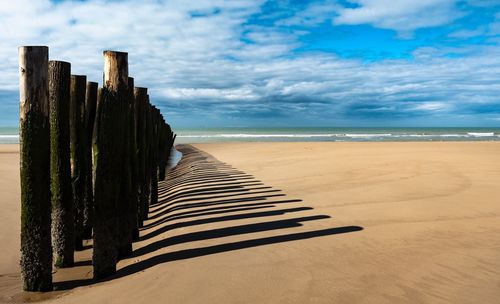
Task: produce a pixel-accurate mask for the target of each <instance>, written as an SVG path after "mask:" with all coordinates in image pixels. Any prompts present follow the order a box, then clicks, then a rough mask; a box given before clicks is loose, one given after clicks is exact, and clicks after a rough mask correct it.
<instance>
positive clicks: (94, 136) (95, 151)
mask: <svg viewBox="0 0 500 304" xmlns="http://www.w3.org/2000/svg"><path fill="white" fill-rule="evenodd" d="M102 94H103V89H102V88H98V89H97V104H96V109H95V117H94V126H93V131H92V186H93V194H94V200H95V173H96V165H95V164H96V162H95V160H96V158H97V154H98V152H99V150H98V149H97V125H98V122H99V119H100V113H101V104H102ZM94 209H95V206H94ZM94 212H95V210H94ZM92 226H93V221H92Z"/></svg>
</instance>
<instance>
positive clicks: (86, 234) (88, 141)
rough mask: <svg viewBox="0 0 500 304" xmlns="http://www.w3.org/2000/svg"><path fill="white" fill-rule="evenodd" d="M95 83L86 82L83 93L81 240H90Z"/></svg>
mask: <svg viewBox="0 0 500 304" xmlns="http://www.w3.org/2000/svg"><path fill="white" fill-rule="evenodd" d="M97 86H98V84H97V82H91V81H89V82H87V88H86V92H85V115H84V129H85V134H84V136H85V147H84V148H85V192H84V197H83V202H84V209H83V238H84V239H90V238H92V221H93V215H94V191H93V183H92V176H93V174H92V171H93V170H92V133H93V131H94V120H95V113H96V107H97Z"/></svg>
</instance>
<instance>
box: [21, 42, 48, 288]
mask: <svg viewBox="0 0 500 304" xmlns="http://www.w3.org/2000/svg"><path fill="white" fill-rule="evenodd" d="M48 61H49V49H48V48H47V47H45V46H23V47H20V48H19V95H20V118H19V135H20V137H19V139H20V167H21V170H20V174H21V273H22V278H23V289H24V290H26V291H48V290H52V246H51V240H50V230H51V215H50V214H51V207H50V201H51V198H50V139H49V133H50V130H49V91H48V84H49V83H48V77H47V74H48Z"/></svg>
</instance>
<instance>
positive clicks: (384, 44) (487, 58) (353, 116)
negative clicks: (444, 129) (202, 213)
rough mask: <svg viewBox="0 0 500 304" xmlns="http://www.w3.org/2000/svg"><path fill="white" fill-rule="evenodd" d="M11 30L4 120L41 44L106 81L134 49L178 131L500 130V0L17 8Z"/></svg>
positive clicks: (4, 7)
mask: <svg viewBox="0 0 500 304" xmlns="http://www.w3.org/2000/svg"><path fill="white" fill-rule="evenodd" d="M191 2H192V3H191ZM0 25H1V28H2V34H1V36H0V39H1V41H2V43H0V58H2V60H0V69H1V71H2V73H1V75H0V126H15V125H17V121H18V102H19V101H18V76H17V47H18V46H20V45H36V44H43V45H48V46H49V47H50V58H51V59H53V60H65V61H70V62H71V63H72V72H73V73H74V74H85V75H88V78H89V80H92V81H99V82H102V81H101V78H102V51H103V50H105V49H115V50H121V51H127V52H129V63H130V72H131V76H133V77H135V79H136V84H137V85H139V86H145V87H148V88H149V90H150V95H151V98H152V102H153V103H154V104H156V105H157V106H158V107H160V108H161V110H162V112H163V113H164V115H165V116H166V118H167V120H168V121H169V122H171V124H172V125H173V126H176V127H221V126H236V127H242V126H261V127H268V126H297V127H299V126H300V127H304V126H362V127H366V126H377V127H381V126H423V127H426V126H483V127H488V126H500V0H471V1H452V0H419V1H414V0H352V1H346V0H342V1H340V0H339V1H335V0H332V1H292V0H281V1H279V0H278V1H263V0H260V1H259V0H231V1H229V0H228V1H222V0H212V1H208V0H199V1H189V2H188V1H182V0H170V1H161V0H154V1H153V0H146V1H132V0H122V1H104V0H87V1H64V0H63V1H49V0H18V1H2V3H0Z"/></svg>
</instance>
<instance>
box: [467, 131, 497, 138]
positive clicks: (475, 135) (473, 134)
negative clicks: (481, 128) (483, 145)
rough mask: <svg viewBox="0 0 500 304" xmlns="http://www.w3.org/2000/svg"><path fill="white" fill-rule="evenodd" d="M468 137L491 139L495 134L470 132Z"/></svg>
mask: <svg viewBox="0 0 500 304" xmlns="http://www.w3.org/2000/svg"><path fill="white" fill-rule="evenodd" d="M467 135H470V136H474V137H491V136H495V133H494V132H469V133H467Z"/></svg>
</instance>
